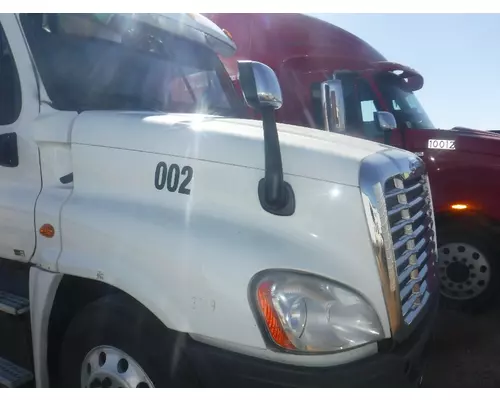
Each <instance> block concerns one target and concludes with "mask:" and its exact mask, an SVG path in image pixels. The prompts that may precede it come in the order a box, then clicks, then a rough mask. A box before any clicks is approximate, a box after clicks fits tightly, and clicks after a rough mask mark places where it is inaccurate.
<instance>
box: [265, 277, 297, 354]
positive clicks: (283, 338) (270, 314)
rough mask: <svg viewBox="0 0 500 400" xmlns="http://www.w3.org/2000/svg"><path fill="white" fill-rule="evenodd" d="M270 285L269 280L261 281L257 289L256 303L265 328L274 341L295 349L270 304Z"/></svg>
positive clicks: (284, 346) (286, 347)
mask: <svg viewBox="0 0 500 400" xmlns="http://www.w3.org/2000/svg"><path fill="white" fill-rule="evenodd" d="M271 287H272V284H271V283H270V282H263V283H261V284H260V285H259V287H258V289H257V303H258V305H259V308H260V312H261V313H262V316H263V317H264V321H265V323H266V327H267V330H268V331H269V333H270V335H271V337H272V339H273V340H274V341H275V343H276V344H277V345H279V346H281V347H283V348H285V349H291V350H293V349H295V346H294V345H293V344H292V342H291V341H290V340H289V339H288V336H287V335H286V333H285V330H284V329H283V327H282V326H281V323H280V321H279V319H278V316H277V315H276V311H275V310H274V308H273V306H272V304H271V301H272V300H271Z"/></svg>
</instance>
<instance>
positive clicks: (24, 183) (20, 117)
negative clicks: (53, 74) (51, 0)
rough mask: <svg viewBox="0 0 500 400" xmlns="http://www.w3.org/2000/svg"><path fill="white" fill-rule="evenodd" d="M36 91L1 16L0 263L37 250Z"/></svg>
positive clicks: (12, 23) (15, 34)
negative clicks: (33, 136) (33, 132)
mask: <svg viewBox="0 0 500 400" xmlns="http://www.w3.org/2000/svg"><path fill="white" fill-rule="evenodd" d="M37 93H38V92H37V85H36V80H35V76H34V73H33V69H32V64H31V60H30V57H29V53H28V51H27V48H26V45H25V42H24V38H23V35H22V32H21V31H20V28H19V25H18V22H17V19H16V16H15V15H14V14H0V258H7V259H13V260H19V261H24V262H27V261H29V260H30V258H31V256H32V254H33V252H34V250H35V246H36V234H35V224H34V212H35V203H36V199H37V196H38V194H39V193H40V190H41V175H40V160H39V153H38V148H37V146H36V144H35V142H34V141H33V140H30V138H29V137H28V135H27V132H28V129H29V125H30V123H32V121H33V120H34V119H35V118H36V116H37V115H38V112H39V103H38V100H37Z"/></svg>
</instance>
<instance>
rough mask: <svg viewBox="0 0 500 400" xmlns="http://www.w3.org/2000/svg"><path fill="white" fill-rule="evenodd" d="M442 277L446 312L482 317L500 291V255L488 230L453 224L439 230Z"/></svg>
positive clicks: (440, 271) (442, 293)
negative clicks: (453, 311) (472, 314)
mask: <svg viewBox="0 0 500 400" xmlns="http://www.w3.org/2000/svg"><path fill="white" fill-rule="evenodd" d="M437 240H438V254H439V260H438V271H437V272H438V276H439V280H440V284H441V285H440V290H441V298H442V304H443V305H444V307H445V308H449V309H454V310H458V311H462V312H467V313H481V312H483V311H486V310H487V309H488V308H489V307H491V306H492V305H493V304H494V300H495V299H494V298H495V296H496V294H497V290H498V288H499V278H500V274H499V272H500V271H499V270H498V268H499V264H498V262H499V260H500V258H499V254H498V252H497V251H496V250H495V247H494V245H493V242H492V238H491V236H490V235H488V232H487V230H485V229H478V228H476V227H467V226H465V224H458V223H450V224H448V225H445V226H444V227H442V228H439V226H438V235H437Z"/></svg>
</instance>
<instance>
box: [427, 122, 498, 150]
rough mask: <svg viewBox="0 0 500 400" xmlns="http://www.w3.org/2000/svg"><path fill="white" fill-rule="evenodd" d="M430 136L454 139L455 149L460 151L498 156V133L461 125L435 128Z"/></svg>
mask: <svg viewBox="0 0 500 400" xmlns="http://www.w3.org/2000/svg"><path fill="white" fill-rule="evenodd" d="M433 133H434V134H431V135H430V137H433V138H435V139H448V140H453V139H454V140H455V149H456V150H457V151H460V152H467V153H475V154H485V155H486V154H487V155H492V156H500V135H499V134H497V133H493V132H488V131H481V130H478V129H470V128H463V127H455V128H453V129H450V130H444V129H437V130H435V131H433Z"/></svg>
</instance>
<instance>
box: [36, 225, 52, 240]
mask: <svg viewBox="0 0 500 400" xmlns="http://www.w3.org/2000/svg"><path fill="white" fill-rule="evenodd" d="M55 233H56V230H55V228H54V227H53V226H52V225H50V224H43V225H42V226H41V227H40V235H42V236H45V237H46V238H53V237H54V235H55Z"/></svg>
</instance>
